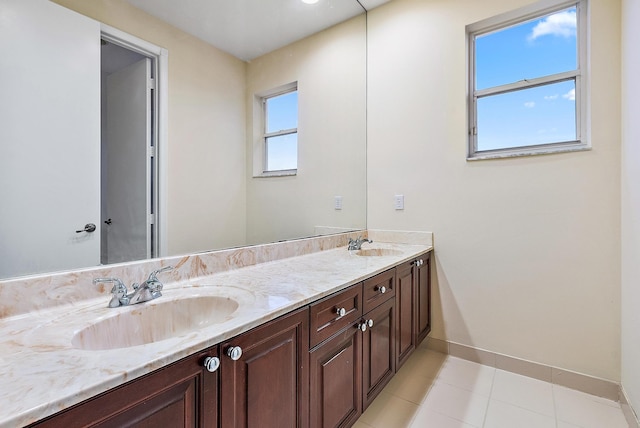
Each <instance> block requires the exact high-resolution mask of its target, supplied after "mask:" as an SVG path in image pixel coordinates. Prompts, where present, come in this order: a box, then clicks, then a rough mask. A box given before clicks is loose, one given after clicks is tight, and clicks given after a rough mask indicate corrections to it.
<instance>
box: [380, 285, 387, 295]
mask: <svg viewBox="0 0 640 428" xmlns="http://www.w3.org/2000/svg"><path fill="white" fill-rule="evenodd" d="M378 291H380V294H384V293H386V292H387V287H385V286H384V285H383V286H382V287H379V288H378Z"/></svg>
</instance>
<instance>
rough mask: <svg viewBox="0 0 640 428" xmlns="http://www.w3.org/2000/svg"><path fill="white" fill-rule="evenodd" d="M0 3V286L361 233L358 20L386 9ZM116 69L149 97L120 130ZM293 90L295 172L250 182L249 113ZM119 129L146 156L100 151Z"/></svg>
mask: <svg viewBox="0 0 640 428" xmlns="http://www.w3.org/2000/svg"><path fill="white" fill-rule="evenodd" d="M0 2H1V3H2V9H3V15H4V16H3V19H4V22H5V23H7V22H8V23H10V24H11V25H3V28H2V30H1V31H2V32H3V34H1V37H0V53H2V55H0V57H2V58H3V59H2V60H1V61H2V64H0V65H1V66H2V69H3V70H4V71H3V74H4V76H3V79H2V83H0V85H1V86H2V92H3V93H4V94H7V95H8V96H3V100H2V101H0V140H1V141H2V144H1V145H0V179H1V181H2V183H3V186H2V190H0V200H1V201H2V203H1V204H0V250H1V251H0V253H2V254H1V255H0V260H1V261H0V279H7V278H10V277H16V276H22V275H29V274H36V273H45V272H54V271H60V270H69V269H76V268H82V267H89V266H95V265H99V264H108V263H114V262H120V261H129V260H139V259H145V258H150V257H158V256H171V255H179V254H187V253H194V252H201V251H208V250H214V249H222V248H229V247H238V246H245V245H253V244H259V243H267V242H277V241H282V240H288V239H295V238H301V237H308V236H314V235H318V234H326V233H336V232H340V231H345V230H355V229H363V228H365V227H366V10H370V9H372V8H374V7H376V6H378V5H380V4H382V3H384V2H386V0H369V1H363V0H360V1H358V0H340V1H335V0H319V1H318V2H317V3H315V4H306V3H303V2H302V1H301V0H295V1H294V0H269V1H267V0H243V1H234V2H227V1H211V2H201V1H196V0H190V1H184V2H179V5H178V4H177V3H178V2H174V1H170V0H162V1H160V0H52V1H51V2H50V1H48V0H29V1H27V2H16V1H13V0H0ZM204 3H207V5H206V7H205V5H204ZM17 4H22V5H26V6H21V7H18V6H17ZM44 8H47V10H46V12H45V11H44ZM51 8H54V9H55V10H49V9H51ZM70 11H71V12H70ZM43 12H45V13H43ZM12 14H13V15H12ZM23 14H24V15H43V16H40V17H39V19H40V21H38V25H37V26H36V25H34V23H33V22H32V21H29V20H28V19H27V18H28V17H27V16H22V15H23ZM87 18H91V19H87ZM29 19H31V18H30V17H29ZM67 19H69V20H70V21H67ZM101 24H102V26H101ZM295 24H297V25H295ZM105 28H109V29H111V30H112V31H111V33H110V32H109V31H108V30H107V31H106V33H105ZM212 29H214V30H215V31H212ZM18 30H19V31H20V33H19V34H18V33H12V31H18ZM113 31H115V32H118V31H121V32H123V33H126V34H127V35H130V36H132V37H133V38H135V39H136V40H141V41H144V42H147V43H149V44H150V45H153V46H154V47H158V48H160V49H161V50H162V52H164V53H163V54H162V55H165V56H164V57H163V58H164V59H163V60H164V61H166V64H165V69H164V70H162V71H159V68H158V67H159V63H158V58H159V57H160V54H158V55H159V56H158V57H155V58H154V57H153V56H152V55H147V54H146V53H145V52H137V51H136V48H130V47H128V46H126V43H119V42H118V40H117V39H118V38H117V37H113ZM43 35H44V37H43ZM79 35H80V36H79ZM87 35H89V36H87ZM79 37H84V39H82V38H81V39H79ZM16 39H19V40H21V43H20V44H17V43H15V40H16ZM79 40H80V41H79ZM123 45H124V46H123ZM33 52H37V54H34V53H33ZM69 53H71V55H68V54H69ZM106 58H110V59H109V60H107V59H106ZM114 58H115V59H114ZM132 64H134V65H135V67H134V66H133V65H132ZM69 68H71V69H72V70H74V71H78V70H80V74H81V75H82V76H84V80H83V79H80V78H77V79H76V78H75V77H73V74H70V73H68V70H69ZM134 68H135V71H134V70H133V69H134ZM123 70H124V71H123ZM7 73H11V78H10V79H9V78H6V77H7V76H8V74H7ZM159 73H166V77H165V78H164V79H165V80H164V82H161V83H162V84H163V85H165V89H166V94H165V95H164V98H163V99H160V96H159V94H160V92H159V86H154V85H158V84H159V82H160V80H161V79H162V76H163V75H162V74H159ZM128 74H136V75H139V76H142V77H140V79H142V82H147V83H148V86H150V87H151V88H152V89H153V90H152V91H151V92H148V91H147V92H146V95H140V97H139V98H140V99H141V101H140V100H139V101H140V102H141V103H142V105H144V106H146V108H147V110H146V112H144V113H142V116H140V117H139V118H137V119H135V120H132V119H131V118H133V117H137V116H135V115H136V114H138V113H132V112H131V111H130V110H127V109H128V108H129V107H123V105H122V104H119V101H118V100H119V99H120V98H122V97H125V98H126V97H127V96H128V95H130V94H131V93H133V92H135V91H134V89H131V87H129V86H127V83H123V81H121V80H120V77H122V76H121V75H123V76H125V75H126V76H128ZM56 79H58V80H56ZM70 80H71V81H70ZM127 81H128V80H127ZM149 82H151V83H149ZM292 85H294V86H295V88H296V90H297V108H296V110H297V124H296V133H297V144H296V151H295V158H296V164H295V166H296V168H295V169H293V170H292V169H291V168H288V169H287V170H286V171H280V172H278V171H276V172H272V171H268V172H269V173H265V168H263V166H264V165H265V163H264V156H265V154H266V153H265V151H266V150H267V149H266V148H265V147H266V145H265V140H264V130H265V118H264V110H263V100H264V98H265V96H267V95H269V94H273V93H275V92H274V91H276V92H277V91H278V89H279V88H283V87H287V88H291V87H292ZM142 86H144V84H142ZM106 87H113V88H114V90H113V93H112V92H108V95H107V94H106V93H105V88H106ZM69 88H73V89H72V90H70V89H69ZM27 89H28V91H26V90H27ZM25 91H26V92H31V95H30V96H25V95H24V92H25ZM76 93H80V94H84V95H87V94H88V95H90V97H89V100H88V101H86V102H85V101H82V102H79V101H78V100H77V99H76V98H75V94H76ZM143 94H145V93H144V92H143ZM145 97H146V98H145ZM81 99H82V98H81ZM163 103H164V104H163ZM162 109H164V111H165V113H166V116H164V117H162V116H158V113H159V111H160V112H162ZM135 111H136V112H138V111H139V110H135ZM125 119H129V122H130V123H132V124H133V125H135V126H133V125H132V126H129V125H123V124H122V123H123V122H121V120H125ZM110 121H112V122H114V123H115V124H112V125H111V128H109V125H108V122H110ZM159 122H161V123H159ZM140 124H143V125H146V126H138V125H140ZM129 127H132V129H127V128H129ZM133 128H135V129H133ZM125 131H127V132H130V134H131V133H132V134H133V135H137V136H138V137H136V138H139V139H143V140H144V139H146V140H145V141H153V142H154V143H151V145H152V146H153V145H154V144H155V145H157V146H156V147H152V148H148V147H145V148H144V149H143V150H142V151H141V152H140V154H139V155H138V154H135V153H133V152H129V151H124V152H116V154H114V153H112V151H113V150H114V149H113V147H116V146H117V143H116V142H117V141H119V140H121V139H123V138H124V137H121V136H120V134H121V133H122V132H125ZM128 138H131V137H128ZM71 140H73V141H75V143H74V144H75V145H73V144H72V143H70V141H71ZM127 144H129V143H127ZM118 153H119V154H118ZM136 156H139V159H138V160H137V161H136V162H137V163H132V162H133V160H134V159H137V158H136ZM274 156H275V155H274ZM107 160H108V161H107ZM106 171H109V173H107V172H106ZM107 182H108V183H110V184H109V185H108V186H107V185H106V184H105V183H107ZM133 183H143V184H142V188H141V189H142V190H140V191H138V192H136V191H133V190H132V189H133V188H134V187H135V185H134V184H133ZM114 189H115V190H114ZM125 195H126V196H125ZM107 207H108V208H107ZM135 219H138V220H139V221H138V220H135ZM140 219H141V220H140ZM136 221H138V224H137V225H136ZM123 224H127V227H126V228H125V227H123V226H122V225H123ZM118 228H120V229H119V230H120V231H119V234H120V237H119V238H118V237H117V234H114V231H115V230H117V229H118ZM91 229H93V230H91ZM52 240H57V243H51V241H52ZM108 242H111V244H110V247H108V246H107V243H108ZM117 242H119V244H117V245H116V243H117ZM83 245H84V247H83Z"/></svg>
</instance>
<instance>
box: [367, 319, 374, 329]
mask: <svg viewBox="0 0 640 428" xmlns="http://www.w3.org/2000/svg"><path fill="white" fill-rule="evenodd" d="M367 326H368V327H369V328H371V327H373V320H372V319H370V320H369V321H367Z"/></svg>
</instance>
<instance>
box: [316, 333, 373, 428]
mask: <svg viewBox="0 0 640 428" xmlns="http://www.w3.org/2000/svg"><path fill="white" fill-rule="evenodd" d="M309 365H310V367H311V372H310V375H309V376H310V385H311V390H310V403H311V406H310V414H311V422H310V426H311V427H312V428H335V427H349V426H351V425H353V424H354V423H355V421H356V420H357V419H358V417H359V416H360V414H361V413H362V411H361V408H362V333H361V332H360V330H358V329H357V327H356V324H353V325H352V326H349V327H347V328H346V329H344V330H342V332H341V333H339V334H337V335H336V336H334V337H332V338H331V339H329V340H327V341H325V342H323V343H322V344H321V345H319V346H317V347H316V348H315V349H313V350H312V351H311V352H310V361H309Z"/></svg>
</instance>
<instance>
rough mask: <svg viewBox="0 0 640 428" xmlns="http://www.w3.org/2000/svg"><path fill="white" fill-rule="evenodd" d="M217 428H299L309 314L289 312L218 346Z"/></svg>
mask: <svg viewBox="0 0 640 428" xmlns="http://www.w3.org/2000/svg"><path fill="white" fill-rule="evenodd" d="M232 346H234V347H235V346H239V347H240V348H241V349H242V356H241V357H240V359H238V360H237V361H233V360H231V358H229V357H227V356H226V355H224V356H223V357H222V358H221V360H222V361H221V367H220V372H221V375H220V376H221V378H220V400H221V401H220V403H221V407H220V409H221V410H220V412H221V426H223V427H235V428H245V427H304V426H306V425H307V423H308V422H307V421H308V418H309V410H308V397H309V395H308V393H309V392H308V391H309V389H308V388H309V364H308V361H309V311H308V308H305V309H303V310H299V311H296V312H293V313H291V314H289V315H285V316H284V317H283V318H279V319H277V320H275V321H272V322H269V323H267V324H265V325H263V326H260V327H257V328H255V329H253V330H250V331H249V332H247V333H244V334H242V335H240V336H238V337H237V338H235V339H232V340H231V341H229V342H227V343H225V344H223V345H222V346H221V351H222V353H223V354H224V353H226V352H227V350H228V349H229V348H230V347H232Z"/></svg>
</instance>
